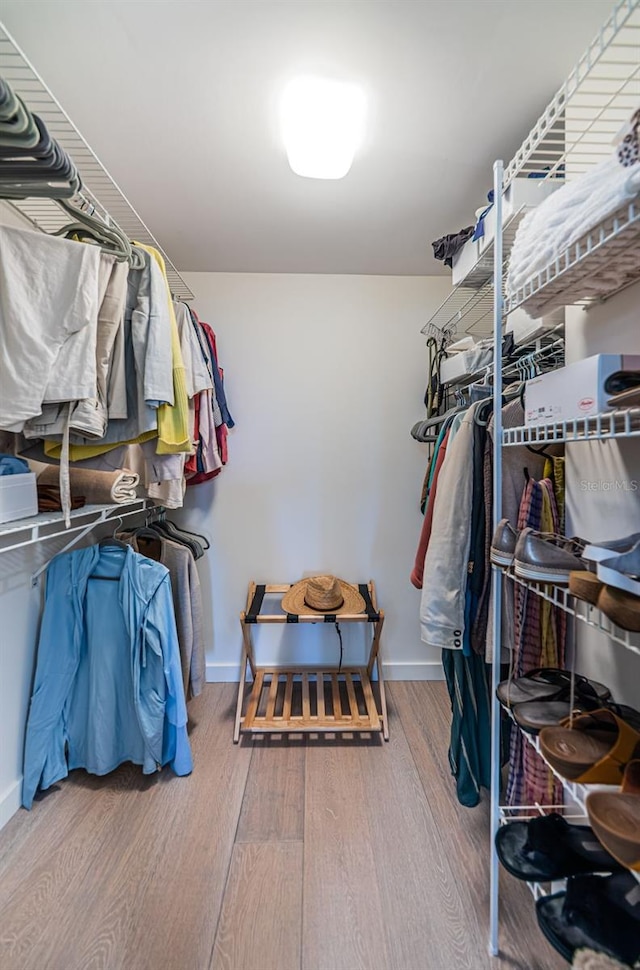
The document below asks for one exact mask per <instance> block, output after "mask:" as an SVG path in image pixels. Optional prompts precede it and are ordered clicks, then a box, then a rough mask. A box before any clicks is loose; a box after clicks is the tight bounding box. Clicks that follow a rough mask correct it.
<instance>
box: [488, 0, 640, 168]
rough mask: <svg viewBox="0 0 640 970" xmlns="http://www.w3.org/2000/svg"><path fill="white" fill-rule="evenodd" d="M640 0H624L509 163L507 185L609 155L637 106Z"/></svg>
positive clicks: (592, 162) (583, 165)
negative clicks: (525, 177)
mask: <svg viewBox="0 0 640 970" xmlns="http://www.w3.org/2000/svg"><path fill="white" fill-rule="evenodd" d="M639 44H640V0H622V2H620V3H618V4H617V6H616V7H615V9H614V11H613V13H612V14H611V16H610V17H609V19H608V20H607V21H606V23H605V24H604V26H603V27H602V29H601V30H600V31H599V32H598V34H597V36H596V37H595V39H594V40H593V42H592V43H591V44H590V46H589V48H588V49H587V51H586V52H585V54H584V55H583V56H582V57H581V58H580V60H579V61H578V63H577V65H576V67H575V68H574V69H573V71H571V73H570V74H569V76H568V77H567V79H566V81H565V82H564V84H563V85H562V87H561V88H560V89H559V91H557V93H556V94H555V96H554V97H553V98H552V100H551V101H550V103H549V104H548V105H547V107H546V108H545V110H544V111H543V113H542V114H541V116H540V118H539V119H538V121H537V122H536V124H535V125H534V126H533V128H532V130H531V131H530V132H529V135H528V136H527V137H526V138H525V140H524V142H523V143H522V145H521V146H520V148H519V149H518V151H517V152H516V154H515V156H514V157H513V159H512V160H511V161H510V162H509V164H508V165H507V166H506V168H505V172H504V180H503V184H504V186H505V187H506V186H508V185H509V184H510V183H511V182H512V181H513V179H514V178H517V177H518V176H522V175H527V174H529V173H540V172H545V173H546V174H547V175H548V177H552V176H553V175H554V174H559V173H561V172H562V171H563V166H565V165H566V174H567V175H577V174H580V173H582V172H584V171H586V170H587V169H589V168H591V167H592V166H593V165H596V164H597V163H598V162H600V161H602V160H603V159H604V158H606V157H607V156H609V155H610V154H611V151H612V139H613V138H614V137H615V136H616V135H617V133H618V132H619V130H620V128H621V127H622V125H624V124H625V123H626V122H627V121H628V120H629V118H630V116H631V114H632V113H633V111H634V110H635V109H636V108H637V106H638V100H639V97H638V96H639V95H640V59H639V58H638V45H639Z"/></svg>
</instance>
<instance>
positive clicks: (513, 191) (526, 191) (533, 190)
mask: <svg viewBox="0 0 640 970" xmlns="http://www.w3.org/2000/svg"><path fill="white" fill-rule="evenodd" d="M563 185H565V181H564V179H514V180H513V182H511V184H510V185H509V186H508V187H507V189H506V190H505V192H504V193H503V196H502V225H503V226H504V225H505V224H506V223H507V222H508V221H509V220H510V219H511V217H512V216H513V215H515V213H516V212H518V211H519V210H520V209H522V208H523V206H527V207H528V208H529V209H535V207H536V206H538V205H540V203H541V202H544V200H545V199H546V198H548V196H550V195H551V194H552V193H553V192H557V190H558V189H561V188H562V187H563ZM495 235H496V210H495V206H494V207H493V208H491V209H490V210H489V212H488V213H487V215H486V216H485V220H484V236H482V238H481V239H479V240H478V247H479V253H480V255H482V253H483V252H484V251H485V249H486V248H487V246H490V245H491V243H492V242H493V240H494V239H495Z"/></svg>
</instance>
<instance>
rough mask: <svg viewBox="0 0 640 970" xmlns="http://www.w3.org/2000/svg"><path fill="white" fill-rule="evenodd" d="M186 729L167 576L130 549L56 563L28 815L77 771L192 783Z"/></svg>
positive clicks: (27, 775) (28, 767)
mask: <svg viewBox="0 0 640 970" xmlns="http://www.w3.org/2000/svg"><path fill="white" fill-rule="evenodd" d="M97 577H105V578H97ZM107 577H111V579H109V578H107ZM186 724H187V710H186V706H185V701H184V689H183V684H182V674H181V668H180V654H179V650H178V640H177V634H176V624H175V618H174V613H173V603H172V594H171V585H170V581H169V572H168V570H167V569H166V568H165V567H164V566H162V565H161V564H160V563H156V562H152V561H151V560H150V559H146V558H145V557H143V556H138V555H136V553H135V552H134V551H133V549H131V548H128V549H122V548H120V547H115V546H105V547H101V546H99V545H96V546H89V547H88V548H86V549H78V550H75V551H74V552H70V553H65V554H62V555H60V556H57V557H56V558H55V559H54V560H53V561H52V562H51V564H50V565H49V568H48V571H47V588H46V598H45V607H44V614H43V617H42V626H41V630H40V639H39V644H38V658H37V666H36V677H35V684H34V690H33V694H32V697H31V704H30V708H29V718H28V722H27V734H26V741H25V755H24V778H23V788H22V804H23V805H24V807H25V808H31V805H32V803H33V796H34V794H35V792H36V790H37V789H38V788H42V789H45V788H49V787H50V786H51V785H53V784H54V783H55V782H57V781H60V779H61V778H66V776H67V774H68V772H69V771H71V770H72V769H74V768H86V770H87V771H90V772H92V773H94V774H100V775H102V774H106V773H108V772H110V771H113V769H114V768H116V767H117V766H118V765H119V764H121V763H122V762H124V761H132V762H133V763H134V764H139V765H142V770H143V772H144V773H145V774H149V773H151V772H153V771H155V770H156V769H157V768H158V767H160V766H161V765H164V764H170V765H171V767H172V768H173V770H174V771H175V773H176V774H177V775H185V774H188V773H189V772H190V771H191V770H192V767H193V765H192V760H191V750H190V747H189V739H188V737H187V731H186Z"/></svg>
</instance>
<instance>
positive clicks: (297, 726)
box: [242, 667, 382, 734]
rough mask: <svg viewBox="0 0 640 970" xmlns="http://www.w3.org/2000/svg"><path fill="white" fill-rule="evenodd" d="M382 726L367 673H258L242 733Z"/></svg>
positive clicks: (363, 670)
mask: <svg viewBox="0 0 640 970" xmlns="http://www.w3.org/2000/svg"><path fill="white" fill-rule="evenodd" d="M381 722H382V718H381V716H380V715H379V714H378V709H377V707H376V701H375V698H374V696H373V688H372V685H371V681H370V680H369V675H368V674H367V668H366V667H348V668H343V669H342V670H341V671H340V672H338V671H336V670H335V669H325V670H314V671H309V672H306V671H300V670H299V669H296V670H266V669H264V670H263V669H259V670H258V671H257V675H256V679H255V680H254V682H253V687H252V689H251V694H250V696H249V701H248V706H247V711H246V714H245V715H244V718H243V724H242V730H243V731H248V732H251V733H253V734H261V733H262V734H264V733H271V732H274V731H295V732H297V731H300V732H302V733H306V734H309V733H313V732H315V731H322V732H326V731H380V730H382V723H381Z"/></svg>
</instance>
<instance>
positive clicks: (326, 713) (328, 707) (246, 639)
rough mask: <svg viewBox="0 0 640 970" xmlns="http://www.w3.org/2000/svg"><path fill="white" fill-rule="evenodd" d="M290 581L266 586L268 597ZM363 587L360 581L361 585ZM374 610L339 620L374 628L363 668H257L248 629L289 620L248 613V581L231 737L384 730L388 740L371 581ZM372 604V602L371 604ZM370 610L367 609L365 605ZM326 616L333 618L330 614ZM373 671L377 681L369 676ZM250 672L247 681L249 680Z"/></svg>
mask: <svg viewBox="0 0 640 970" xmlns="http://www.w3.org/2000/svg"><path fill="white" fill-rule="evenodd" d="M290 588H291V587H290V585H286V584H284V585H283V584H281V585H269V586H265V587H264V591H266V593H267V594H268V595H271V596H273V595H276V596H282V595H284V593H286V592H287V590H289V589H290ZM362 590H363V591H364V585H363V587H362ZM367 590H368V592H369V598H370V601H371V604H372V605H373V610H374V611H375V612H374V613H373V615H370V614H369V613H349V614H340V615H339V616H338V620H339V622H340V623H342V622H347V623H367V624H369V625H370V626H371V628H372V630H373V637H372V642H371V650H370V653H369V659H368V663H367V665H366V666H344V667H341V668H337V667H325V666H308V665H304V664H300V665H298V664H296V665H295V666H287V667H276V666H273V665H270V666H258V665H257V664H256V661H255V654H254V648H253V641H252V638H251V627H252V626H253V625H254V624H262V623H266V624H273V623H287V622H289V623H290V622H291V617H287V614H286V613H266V612H265V613H261V612H260V610H258V612H257V613H253V614H251V613H250V609H251V604H252V603H253V602H254V596H255V593H256V584H255V583H251V584H250V585H249V592H248V595H247V608H246V611H245V612H243V613H241V614H240V625H241V627H242V637H243V647H242V660H241V675H240V684H239V686H238V701H237V707H236V721H235V729H234V735H233V740H234V742H238V741H239V739H240V734H241V733H242V734H289V733H291V734H316V733H317V734H328V733H332V734H333V733H340V734H344V733H363V732H366V733H374V732H375V733H382V736H383V738H384V740H385V741H388V740H389V726H388V720H387V706H386V698H385V690H384V681H383V678H382V664H381V658H380V634H381V631H382V625H383V623H384V613H383V611H382V610H378V605H377V600H376V592H375V585H374V583H373V581H370V582H369V583H368V584H367ZM371 604H370V606H371ZM369 608H370V607H369ZM329 619H333V618H332V617H330V618H329ZM323 622H325V617H324V616H323V615H322V614H315V613H305V614H301V615H300V616H299V617H297V619H296V620H295V623H296V624H297V623H323ZM374 671H375V673H376V676H377V681H374V680H373V674H374ZM247 673H249V675H250V677H251V680H250V681H248V680H247Z"/></svg>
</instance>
